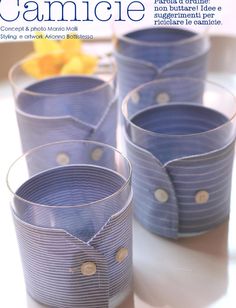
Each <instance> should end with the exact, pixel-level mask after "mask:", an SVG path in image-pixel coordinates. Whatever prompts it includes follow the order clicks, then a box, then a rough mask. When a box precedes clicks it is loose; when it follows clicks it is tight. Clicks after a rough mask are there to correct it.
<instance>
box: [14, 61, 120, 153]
mask: <svg viewBox="0 0 236 308" xmlns="http://www.w3.org/2000/svg"><path fill="white" fill-rule="evenodd" d="M27 61H29V59H25V60H23V61H22V62H20V63H17V64H16V65H15V66H14V67H13V68H12V69H11V71H10V81H11V83H12V87H13V91H14V95H15V101H16V115H17V120H18V126H19V130H20V137H21V142H22V147H23V151H24V152H26V151H28V150H29V149H31V148H34V147H37V146H40V145H43V144H46V143H50V142H56V141H60V140H69V139H86V140H95V141H99V142H102V143H106V144H110V145H112V146H116V125H117V97H116V86H115V75H116V72H115V68H114V66H113V65H112V64H109V63H108V62H107V60H106V59H103V60H101V61H100V65H99V66H98V70H97V72H96V74H94V75H93V76H85V75H81V76H80V75H75V76H61V77H51V78H48V79H43V80H40V81H37V80H35V79H33V78H32V77H30V76H29V75H27V74H26V73H25V71H24V65H25V62H26V63H27Z"/></svg>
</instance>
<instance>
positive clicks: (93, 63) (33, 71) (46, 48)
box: [22, 37, 98, 79]
mask: <svg viewBox="0 0 236 308" xmlns="http://www.w3.org/2000/svg"><path fill="white" fill-rule="evenodd" d="M34 50H35V52H34V54H33V57H31V58H29V59H27V60H26V61H25V62H24V63H23V64H22V69H23V70H24V71H25V73H27V74H28V75H30V76H32V77H34V78H36V79H43V78H47V77H51V76H58V75H72V74H73V75H76V74H93V73H94V72H95V71H96V68H97V64H98V58H97V57H95V56H92V55H88V54H86V53H84V52H83V49H82V41H81V40H79V39H65V40H63V41H60V42H57V41H51V40H49V39H47V38H45V37H44V38H42V39H37V40H35V41H34Z"/></svg>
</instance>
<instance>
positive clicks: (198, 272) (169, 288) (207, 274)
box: [134, 222, 228, 308]
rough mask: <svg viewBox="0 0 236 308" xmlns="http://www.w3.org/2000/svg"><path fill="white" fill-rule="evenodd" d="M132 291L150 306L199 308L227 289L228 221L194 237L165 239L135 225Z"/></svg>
mask: <svg viewBox="0 0 236 308" xmlns="http://www.w3.org/2000/svg"><path fill="white" fill-rule="evenodd" d="M134 228H135V232H134V276H135V283H134V289H135V293H136V295H137V296H138V297H139V298H141V299H142V300H143V301H144V302H146V303H148V304H149V305H152V306H153V307H168V308H190V307H191V308H203V307H207V306H208V305H210V304H212V303H214V302H215V301H217V300H218V299H219V298H220V297H222V296H223V295H224V294H225V292H226V290H227V286H228V252H227V250H228V249H227V248H228V222H225V223H224V224H222V225H221V226H219V227H218V228H216V229H214V230H212V231H210V232H208V233H206V234H203V235H201V236H197V237H191V238H182V239H180V240H178V241H172V240H167V239H164V238H161V237H158V236H155V235H153V234H150V233H148V232H147V231H146V230H145V229H144V228H143V227H141V226H140V225H139V224H138V223H137V222H135V227H134Z"/></svg>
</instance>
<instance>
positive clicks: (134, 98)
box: [131, 92, 140, 104]
mask: <svg viewBox="0 0 236 308" xmlns="http://www.w3.org/2000/svg"><path fill="white" fill-rule="evenodd" d="M131 101H132V102H133V103H134V104H138V103H139V101H140V95H139V94H138V92H133V93H132V94H131Z"/></svg>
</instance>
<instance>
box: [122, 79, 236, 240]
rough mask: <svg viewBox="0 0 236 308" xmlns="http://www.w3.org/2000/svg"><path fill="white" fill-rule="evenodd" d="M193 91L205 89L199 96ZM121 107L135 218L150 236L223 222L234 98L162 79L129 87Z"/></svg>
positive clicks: (191, 82) (216, 89)
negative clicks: (150, 233)
mask: <svg viewBox="0 0 236 308" xmlns="http://www.w3.org/2000/svg"><path fill="white" fill-rule="evenodd" d="M198 88H202V89H203V88H204V95H203V96H199V91H197V89H198ZM163 91H164V92H163ZM164 93H165V94H164ZM160 96H161V97H166V96H168V101H167V100H166V101H165V102H163V101H161V100H159V98H160ZM134 98H135V99H134ZM122 111H123V116H124V122H125V128H124V136H125V143H126V150H127V155H128V158H129V159H130V161H131V163H132V167H133V189H134V204H135V216H136V218H137V219H138V221H139V222H141V224H142V225H143V226H144V227H145V228H147V229H148V230H149V231H151V232H153V233H155V234H159V235H161V236H165V237H170V238H178V237H180V236H188V235H194V234H199V233H201V232H205V231H208V230H210V229H211V228H213V227H215V226H217V225H219V224H220V223H222V222H223V221H224V220H225V219H227V217H228V216H229V213H230V195H231V174H232V165H233V160H234V145H235V113H236V103H235V98H234V96H233V95H232V94H231V93H230V92H228V91H226V90H225V89H224V88H222V87H220V86H217V85H215V84H211V83H207V82H203V81H200V80H196V79H190V78H182V79H181V78H172V79H163V80H159V81H153V82H150V83H147V84H145V85H143V86H140V87H139V88H136V89H135V90H134V91H132V92H131V93H130V94H129V95H128V96H127V97H126V99H125V100H124V102H123V106H122Z"/></svg>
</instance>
